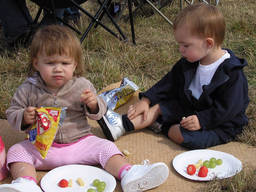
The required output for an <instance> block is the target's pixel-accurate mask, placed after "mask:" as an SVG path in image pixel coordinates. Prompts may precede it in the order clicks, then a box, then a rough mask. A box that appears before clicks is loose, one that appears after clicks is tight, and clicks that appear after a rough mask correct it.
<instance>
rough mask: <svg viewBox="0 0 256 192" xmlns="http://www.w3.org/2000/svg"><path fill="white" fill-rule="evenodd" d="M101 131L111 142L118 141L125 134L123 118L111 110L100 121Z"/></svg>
mask: <svg viewBox="0 0 256 192" xmlns="http://www.w3.org/2000/svg"><path fill="white" fill-rule="evenodd" d="M98 123H99V124H100V126H101V129H102V131H103V133H104V135H105V136H106V138H107V139H108V140H110V141H115V140H117V139H118V138H119V137H120V136H122V135H123V134H124V133H125V129H124V127H123V121H122V116H121V115H120V114H118V113H116V112H114V111H112V110H110V109H108V110H107V112H106V113H105V115H104V116H103V118H102V119H100V120H98Z"/></svg>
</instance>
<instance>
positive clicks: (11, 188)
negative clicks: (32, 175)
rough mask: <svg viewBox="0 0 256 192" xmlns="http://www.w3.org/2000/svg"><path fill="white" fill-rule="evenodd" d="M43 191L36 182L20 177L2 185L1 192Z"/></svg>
mask: <svg viewBox="0 0 256 192" xmlns="http://www.w3.org/2000/svg"><path fill="white" fill-rule="evenodd" d="M30 191H31V192H43V191H42V190H41V188H40V187H39V186H38V185H37V184H36V183H35V182H34V181H30V180H28V179H24V178H18V179H16V180H14V181H12V183H11V184H3V185H0V192H30Z"/></svg>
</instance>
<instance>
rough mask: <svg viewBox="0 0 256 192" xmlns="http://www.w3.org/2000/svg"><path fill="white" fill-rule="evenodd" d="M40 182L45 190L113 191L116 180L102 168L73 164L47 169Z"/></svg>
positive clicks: (61, 191) (54, 191)
mask: <svg viewBox="0 0 256 192" xmlns="http://www.w3.org/2000/svg"><path fill="white" fill-rule="evenodd" d="M40 184H41V187H42V189H43V191H45V192H87V191H89V192H103V191H104V192H113V191H114V189H115V187H116V180H115V178H114V177H113V176H112V175H111V174H109V173H108V172H106V171H105V170H103V169H100V168H97V167H94V166H88V165H77V164H74V165H65V166H61V167H57V168H55V169H53V170H51V171H49V172H48V173H47V174H45V175H44V177H43V178H42V180H41V183H40ZM89 189H90V190H89Z"/></svg>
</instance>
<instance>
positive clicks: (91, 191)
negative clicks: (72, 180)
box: [87, 188, 96, 192]
mask: <svg viewBox="0 0 256 192" xmlns="http://www.w3.org/2000/svg"><path fill="white" fill-rule="evenodd" d="M87 192H96V190H95V189H92V188H90V189H88V190H87Z"/></svg>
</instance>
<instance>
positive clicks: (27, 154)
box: [7, 135, 122, 170]
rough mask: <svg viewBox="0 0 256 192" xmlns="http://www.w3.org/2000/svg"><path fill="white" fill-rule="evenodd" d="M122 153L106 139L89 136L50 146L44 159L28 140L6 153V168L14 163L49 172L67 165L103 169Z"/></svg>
mask: <svg viewBox="0 0 256 192" xmlns="http://www.w3.org/2000/svg"><path fill="white" fill-rule="evenodd" d="M117 154H120V155H122V153H121V152H120V151H119V150H118V148H117V146H116V145H115V144H114V143H113V142H111V141H108V140H106V139H102V138H99V137H96V136H94V135H90V136H88V137H86V138H84V139H81V140H80V141H78V142H75V143H72V144H71V145H65V144H64V145H60V144H58V145H52V147H51V148H50V149H49V151H48V154H47V156H46V158H45V159H42V157H41V155H40V153H39V152H38V151H37V149H36V148H35V147H34V145H32V144H31V143H30V142H29V141H28V140H25V141H22V142H20V143H17V144H15V145H13V146H12V147H11V148H10V149H9V150H8V153H7V166H8V169H9V164H10V163H14V162H25V163H29V164H31V165H34V167H35V168H36V170H50V169H53V168H55V167H58V166H63V165H67V164H84V165H98V164H100V165H101V166H102V167H103V168H104V167H105V165H106V163H107V162H108V160H109V158H110V157H112V156H114V155H117Z"/></svg>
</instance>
